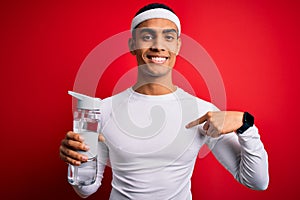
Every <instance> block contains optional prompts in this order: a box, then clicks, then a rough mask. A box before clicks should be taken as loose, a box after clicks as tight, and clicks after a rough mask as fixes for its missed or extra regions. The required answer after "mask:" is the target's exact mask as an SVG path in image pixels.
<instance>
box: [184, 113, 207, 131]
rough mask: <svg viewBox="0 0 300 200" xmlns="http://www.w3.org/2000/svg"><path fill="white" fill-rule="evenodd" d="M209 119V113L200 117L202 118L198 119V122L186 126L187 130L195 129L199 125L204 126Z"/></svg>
mask: <svg viewBox="0 0 300 200" xmlns="http://www.w3.org/2000/svg"><path fill="white" fill-rule="evenodd" d="M207 119H208V116H207V113H206V114H205V115H203V116H202V117H200V118H198V119H196V120H194V121H192V122H190V123H188V124H187V125H186V126H185V128H192V127H194V126H197V125H199V124H202V123H203V122H205V121H207Z"/></svg>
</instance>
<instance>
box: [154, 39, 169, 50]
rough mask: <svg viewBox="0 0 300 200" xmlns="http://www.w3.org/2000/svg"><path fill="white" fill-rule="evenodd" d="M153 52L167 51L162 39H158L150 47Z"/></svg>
mask: <svg viewBox="0 0 300 200" xmlns="http://www.w3.org/2000/svg"><path fill="white" fill-rule="evenodd" d="M150 50H151V51H165V50H166V47H165V44H164V41H163V38H162V37H156V38H155V39H154V40H153V43H152V45H151V47H150Z"/></svg>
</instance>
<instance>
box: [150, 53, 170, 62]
mask: <svg viewBox="0 0 300 200" xmlns="http://www.w3.org/2000/svg"><path fill="white" fill-rule="evenodd" d="M147 58H148V59H150V60H151V61H152V62H153V63H156V64H163V63H165V62H166V60H167V59H168V57H165V56H151V55H148V56H147Z"/></svg>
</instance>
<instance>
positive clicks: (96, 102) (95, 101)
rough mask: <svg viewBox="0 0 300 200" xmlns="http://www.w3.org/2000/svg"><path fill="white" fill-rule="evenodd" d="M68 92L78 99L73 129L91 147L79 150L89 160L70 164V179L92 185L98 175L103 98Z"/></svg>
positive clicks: (72, 181)
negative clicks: (74, 164) (86, 149)
mask: <svg viewBox="0 0 300 200" xmlns="http://www.w3.org/2000/svg"><path fill="white" fill-rule="evenodd" d="M68 93H69V94H70V95H71V96H73V97H75V98H76V99H77V100H78V101H77V109H75V110H74V112H73V114H74V121H73V131H74V132H75V133H79V134H80V135H81V136H82V137H83V138H84V143H85V144H86V145H88V146H89V147H90V149H89V151H79V153H81V154H84V155H86V156H87V157H88V160H87V162H83V163H81V165H80V166H73V165H71V164H69V167H68V181H69V183H70V184H72V185H90V184H93V183H94V182H95V181H96V176H97V146H98V134H99V132H100V105H101V100H100V99H99V98H94V97H89V96H86V95H83V94H79V93H75V92H72V91H69V92H68Z"/></svg>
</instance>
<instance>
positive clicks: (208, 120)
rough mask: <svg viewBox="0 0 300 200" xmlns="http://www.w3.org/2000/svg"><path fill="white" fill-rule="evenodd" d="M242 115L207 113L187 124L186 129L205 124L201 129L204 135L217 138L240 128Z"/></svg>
mask: <svg viewBox="0 0 300 200" xmlns="http://www.w3.org/2000/svg"><path fill="white" fill-rule="evenodd" d="M243 114H244V113H243V112H238V111H215V112H207V113H206V114H205V115H203V116H202V117H200V118H198V119H196V120H194V121H192V122H190V123H189V124H187V125H186V128H191V127H194V126H197V125H199V124H202V123H204V122H205V124H204V125H203V129H204V130H205V131H206V134H207V135H209V136H211V137H218V136H220V135H222V134H227V133H231V132H233V131H236V130H237V129H238V128H240V127H241V126H242V125H243Z"/></svg>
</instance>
